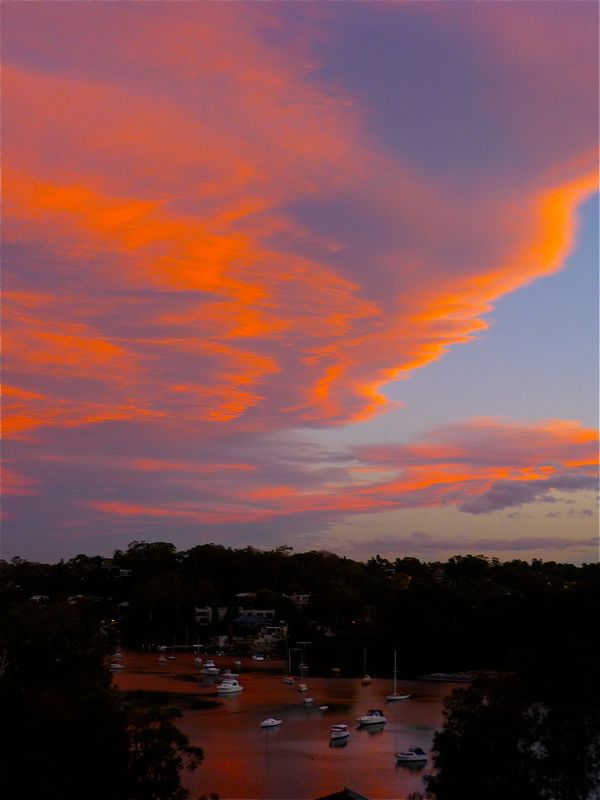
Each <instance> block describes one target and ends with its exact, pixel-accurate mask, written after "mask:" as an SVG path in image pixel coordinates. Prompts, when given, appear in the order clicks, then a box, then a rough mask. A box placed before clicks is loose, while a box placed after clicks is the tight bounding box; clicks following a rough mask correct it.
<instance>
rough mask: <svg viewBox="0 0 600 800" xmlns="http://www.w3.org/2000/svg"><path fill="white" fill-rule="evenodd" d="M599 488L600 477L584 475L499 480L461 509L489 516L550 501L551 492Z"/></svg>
mask: <svg viewBox="0 0 600 800" xmlns="http://www.w3.org/2000/svg"><path fill="white" fill-rule="evenodd" d="M597 488H598V478H597V476H595V475H587V474H584V473H564V474H562V475H553V476H552V477H550V478H545V479H540V480H532V481H496V482H495V483H493V484H492V485H491V486H490V488H489V489H488V490H487V491H485V492H483V494H480V495H478V496H477V497H472V498H469V500H467V501H466V502H464V503H462V505H460V506H459V508H460V510H461V511H466V512H467V513H468V514H489V513H490V512H491V511H499V510H501V509H503V508H513V507H515V506H521V505H523V504H524V503H533V502H539V501H544V502H547V499H548V498H547V492H550V491H553V490H555V491H561V492H577V491H582V490H590V491H593V490H596V489H597Z"/></svg>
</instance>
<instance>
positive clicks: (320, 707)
mask: <svg viewBox="0 0 600 800" xmlns="http://www.w3.org/2000/svg"><path fill="white" fill-rule="evenodd" d="M328 708H329V706H319V711H327V709H328Z"/></svg>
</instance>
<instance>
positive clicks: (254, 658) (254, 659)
mask: <svg viewBox="0 0 600 800" xmlns="http://www.w3.org/2000/svg"><path fill="white" fill-rule="evenodd" d="M264 660H265V657H264V656H261V655H258V654H257V653H255V654H254V655H253V656H252V661H264Z"/></svg>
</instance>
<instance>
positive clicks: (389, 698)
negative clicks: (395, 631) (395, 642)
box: [385, 650, 410, 703]
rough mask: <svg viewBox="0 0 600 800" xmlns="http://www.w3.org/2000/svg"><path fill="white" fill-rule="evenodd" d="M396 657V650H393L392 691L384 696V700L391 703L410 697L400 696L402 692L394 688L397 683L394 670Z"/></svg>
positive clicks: (407, 695)
mask: <svg viewBox="0 0 600 800" xmlns="http://www.w3.org/2000/svg"><path fill="white" fill-rule="evenodd" d="M396 656H397V650H394V691H393V692H392V693H391V694H386V696H385V699H386V700H387V701H388V702H389V703H392V702H393V701H394V700H408V699H409V697H410V695H409V694H402V692H398V690H397V687H396V682H397V670H396Z"/></svg>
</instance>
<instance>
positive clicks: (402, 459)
mask: <svg viewBox="0 0 600 800" xmlns="http://www.w3.org/2000/svg"><path fill="white" fill-rule="evenodd" d="M598 11H599V7H598V4H597V3H596V2H577V3H572V2H553V3H540V2H527V3H525V2H523V3H491V2H486V3H473V2H460V3H459V2H456V3H425V2H416V3H403V2H377V3H370V2H339V3H332V2H331V3H330V2H297V3H295V2H285V3H284V2H270V3H263V2H245V3H229V2H227V3H226V2H216V3H213V2H193V1H192V2H126V1H124V2H6V3H3V34H2V35H3V42H2V45H3V115H2V129H3V140H2V155H3V167H4V170H3V172H4V187H3V240H4V245H3V308H2V312H3V334H4V346H3V375H2V378H3V390H4V392H3V393H4V399H3V431H4V440H5V441H4V452H3V455H4V466H3V480H2V484H3V486H2V488H3V496H4V501H3V528H2V538H3V542H2V545H3V546H2V556H3V557H5V558H11V557H13V556H16V555H19V556H23V557H26V558H31V559H39V560H51V561H54V560H57V559H58V558H61V557H64V558H69V557H71V556H73V555H75V554H77V553H80V552H85V553H89V554H96V553H100V554H105V555H110V553H111V552H112V551H113V550H114V549H115V548H116V547H125V546H126V545H127V544H128V543H129V542H130V541H132V540H134V539H138V540H139V539H143V540H147V541H154V540H164V541H170V542H173V543H174V544H175V545H176V546H177V547H178V548H179V549H182V548H189V547H192V546H193V545H195V544H199V543H201V542H207V541H208V542H217V543H222V544H224V545H227V546H245V545H254V546H257V547H261V548H271V547H276V546H278V545H282V544H286V545H290V546H292V547H293V548H294V549H295V550H307V549H327V550H331V551H333V552H336V553H339V554H342V555H348V556H350V557H352V558H358V559H362V558H367V557H369V556H370V555H373V554H375V553H380V554H381V555H383V556H387V557H391V558H395V557H397V556H404V555H413V556H416V557H418V558H420V559H423V560H428V561H432V560H437V559H445V558H447V557H449V556H451V555H453V554H455V553H484V554H486V555H489V556H497V557H499V558H501V559H502V560H509V559H512V558H523V559H527V560H529V559H531V558H534V557H536V558H538V557H539V558H543V559H555V560H560V561H573V562H576V563H581V562H584V561H588V562H589V561H595V560H597V558H598V540H597V530H598V518H597V461H598V431H597V427H598V275H597V273H598V193H597V192H598V153H597V147H598V34H597V31H598Z"/></svg>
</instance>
